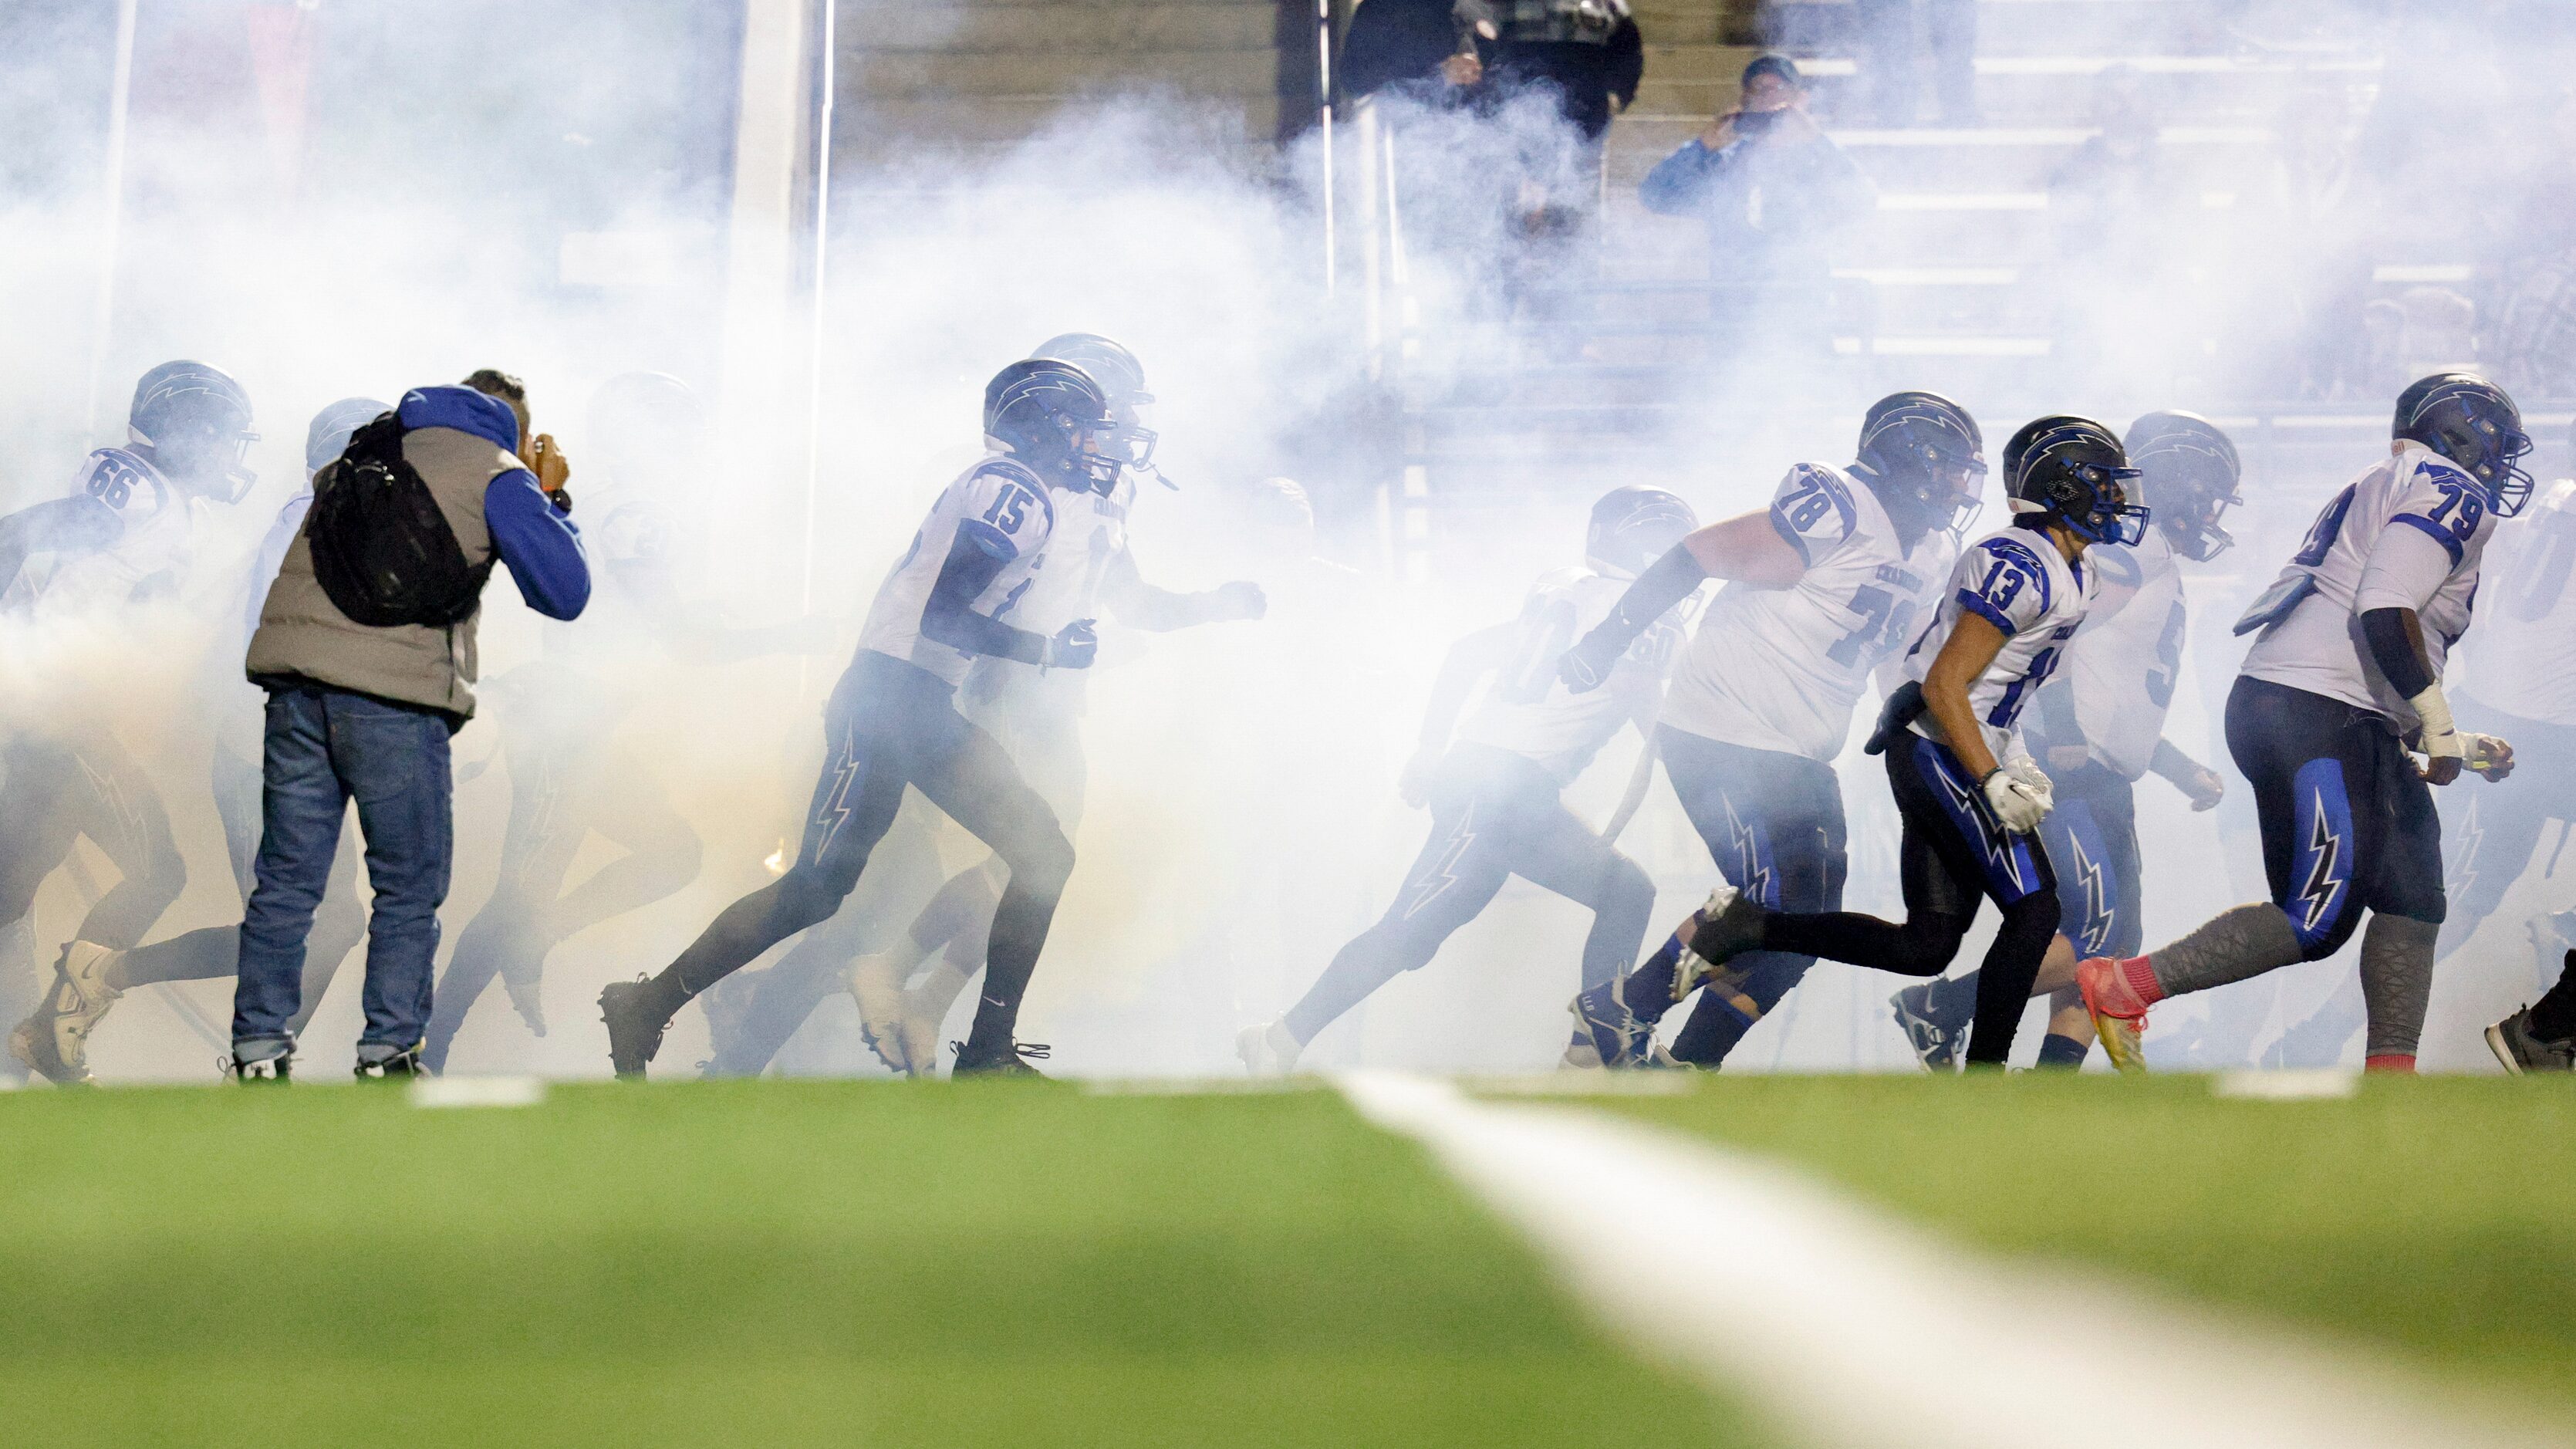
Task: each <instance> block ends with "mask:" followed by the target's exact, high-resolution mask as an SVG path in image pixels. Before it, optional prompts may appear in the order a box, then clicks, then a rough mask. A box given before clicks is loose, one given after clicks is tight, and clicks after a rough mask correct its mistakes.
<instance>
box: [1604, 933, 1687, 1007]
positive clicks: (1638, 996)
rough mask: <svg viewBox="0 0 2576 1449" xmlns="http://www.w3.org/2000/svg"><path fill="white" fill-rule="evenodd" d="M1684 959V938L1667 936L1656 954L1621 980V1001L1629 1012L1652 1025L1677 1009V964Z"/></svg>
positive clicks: (1676, 934)
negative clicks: (1675, 977) (1675, 975)
mask: <svg viewBox="0 0 2576 1449" xmlns="http://www.w3.org/2000/svg"><path fill="white" fill-rule="evenodd" d="M1681 959H1682V938H1681V936H1680V934H1679V933H1675V934H1673V935H1670V936H1666V937H1665V938H1664V944H1662V945H1660V946H1657V947H1656V948H1655V954H1654V955H1652V956H1649V957H1647V958H1646V960H1645V963H1644V964H1643V965H1641V966H1639V967H1638V968H1637V969H1636V970H1634V971H1631V972H1629V973H1628V974H1627V976H1626V977H1624V978H1622V979H1621V981H1620V982H1619V1000H1620V1002H1621V1004H1623V1005H1625V1006H1626V1007H1627V1008H1628V1014H1629V1015H1631V1016H1634V1017H1635V1018H1637V1019H1638V1020H1639V1021H1642V1022H1644V1023H1646V1024H1647V1025H1649V1026H1652V1025H1654V1024H1655V1023H1656V1022H1659V1021H1662V1020H1663V1019H1664V1013H1665V1012H1667V1011H1670V1010H1672V1009H1673V967H1674V966H1675V965H1676V964H1678V963H1679V962H1680V961H1681Z"/></svg>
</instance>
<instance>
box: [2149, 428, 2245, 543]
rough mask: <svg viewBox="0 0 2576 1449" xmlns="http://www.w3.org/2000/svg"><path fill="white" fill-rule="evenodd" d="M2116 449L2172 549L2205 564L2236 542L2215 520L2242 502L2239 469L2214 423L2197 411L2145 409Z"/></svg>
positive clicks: (2228, 442)
mask: <svg viewBox="0 0 2576 1449" xmlns="http://www.w3.org/2000/svg"><path fill="white" fill-rule="evenodd" d="M2121 447H2122V448H2123V449H2124V450H2125V451H2126V452H2127V453H2128V455H2129V462H2130V464H2131V465H2132V466H2134V467H2135V468H2136V469H2137V470H2138V474H2139V477H2138V496H2139V498H2140V499H2141V500H2142V501H2143V502H2145V503H2147V504H2148V506H2150V507H2152V508H2153V509H2155V513H2156V526H2157V527H2158V528H2160V529H2163V530H2164V535H2165V538H2166V539H2167V540H2168V541H2170V542H2171V543H2172V544H2173V547H2174V552H2176V553H2178V554H2181V555H2182V556H2183V557H2184V558H2187V559H2190V560H2192V561H2193V562H2194V563H2206V562H2208V561H2209V560H2211V559H2214V558H2216V557H2218V556H2219V555H2220V554H2222V553H2225V552H2226V551H2227V550H2228V548H2229V547H2230V546H2231V545H2233V544H2234V543H2235V542H2236V539H2235V538H2234V536H2232V535H2231V534H2229V533H2228V531H2227V530H2226V529H2224V528H2222V527H2220V526H2219V520H2220V519H2221V518H2223V517H2225V516H2226V513H2227V510H2228V509H2229V508H2231V507H2233V506H2235V505H2236V504H2239V503H2242V502H2244V501H2245V498H2244V495H2243V494H2242V493H2241V492H2239V491H2238V488H2237V484H2238V481H2239V480H2240V479H2241V478H2242V477H2243V474H2244V468H2243V465H2242V464H2240V463H2239V462H2238V461H2237V457H2236V444H2235V443H2234V442H2233V441H2231V440H2230V439H2229V438H2228V436H2227V434H2226V433H2225V432H2223V431H2221V430H2220V429H2219V426H2218V424H2216V423H2213V422H2211V421H2210V420H2209V419H2207V418H2204V417H2202V416H2201V415H2200V414H2198V413H2186V412H2174V411H2165V412H2154V413H2149V414H2147V415H2146V416H2145V417H2142V418H2140V419H2138V420H2137V421H2136V422H2134V423H2131V424H2129V435H2128V436H2127V437H2126V438H2123V439H2122V440H2121Z"/></svg>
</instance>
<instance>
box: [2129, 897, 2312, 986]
mask: <svg viewBox="0 0 2576 1449" xmlns="http://www.w3.org/2000/svg"><path fill="white" fill-rule="evenodd" d="M2299 956H2300V946H2299V937H2298V933H2297V932H2295V931H2293V930H2291V929H2290V918H2289V917H2288V916H2286V915H2284V914H2282V911H2281V908H2280V907H2279V906H2276V905H2273V904H2272V903H2271V902H2269V901H2257V902H2253V903H2251V904H2248V905H2242V906H2231V907H2229V908H2228V909H2226V910H2224V911H2221V912H2219V913H2218V914H2217V915H2215V916H2212V917H2210V918H2209V919H2208V920H2207V921H2205V922H2203V923H2202V924H2201V926H2200V929H2198V930H2196V931H2193V932H2192V933H2191V934H2189V935H2187V936H2185V937H2183V938H2182V939H2181V940H2179V941H2176V942H2174V943H2173V944H2172V945H2170V946H2167V947H2165V948H2164V949H2163V950H2161V951H2156V952H2152V953H2150V955H2149V956H2148V957H2146V958H2136V957H2132V958H2131V959H2132V960H2137V959H2147V960H2151V961H2153V962H2154V966H2153V968H2152V970H2151V971H2150V972H2149V973H2148V974H2149V977H2150V979H2152V980H2153V981H2154V982H2155V983H2156V990H2157V992H2158V995H2157V996H2153V997H2149V998H2148V1001H2149V1002H2150V1003H2151V1004H2152V1003H2153V1002H2154V1001H2157V1000H2160V999H2162V998H2163V997H2166V996H2181V995H2184V994H2186V993H2189V992H2193V991H2207V990H2208V989H2209V988H2211V987H2213V986H2224V985H2226V984H2227V983H2229V982H2231V981H2242V980H2245V979H2246V978H2247V977H2249V976H2260V975H2262V974H2263V973H2264V972H2266V971H2271V970H2276V969H2278V968H2280V967H2283V966H2288V965H2291V964H2292V963H2294V962H2296V961H2297V960H2298V959H2299ZM2123 964H2124V965H2125V964H2126V963H2123ZM2124 974H2125V973H2124ZM2132 984H2135V983H2134V982H2132Z"/></svg>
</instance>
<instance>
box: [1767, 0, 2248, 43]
mask: <svg viewBox="0 0 2576 1449" xmlns="http://www.w3.org/2000/svg"><path fill="white" fill-rule="evenodd" d="M1854 18H1855V11H1854V8H1853V7H1852V6H1850V5H1849V4H1845V3H1839V0H1826V3H1803V4H1802V3H1798V0H1774V3H1772V4H1771V5H1769V6H1767V7H1766V9H1765V13H1764V22H1763V34H1764V36H1765V38H1766V39H1768V40H1769V42H1770V43H1771V44H1773V45H1776V46H1779V47H1780V48H1782V49H1784V50H1791V51H1797V50H1807V51H1817V50H1835V51H1843V52H1848V51H1849V50H1850V49H1852V46H1853V41H1852V29H1853V22H1854ZM2227 35H2228V31H2227V29H2226V27H2225V25H2224V24H2223V22H2222V19H2221V16H2220V14H2219V9H2218V7H2216V6H2213V5H2210V4H2208V3H2206V0H1985V3H1982V4H1980V5H1978V7H1977V49H1978V50H1979V51H1980V52H1981V53H1984V54H1989V55H1992V54H1999V53H2016V52H2018V53H2025V54H2027V53H2031V52H2042V51H2048V50H2062V49H2066V48H2069V47H2070V46H2078V45H2084V44H2094V45H2099V44H2105V43H2122V44H2125V45H2128V46H2130V47H2133V48H2134V47H2137V46H2142V45H2147V44H2164V45H2177V44H2198V45H2203V46H2209V45H2218V44H2223V43H2225V41H2226V37H2227Z"/></svg>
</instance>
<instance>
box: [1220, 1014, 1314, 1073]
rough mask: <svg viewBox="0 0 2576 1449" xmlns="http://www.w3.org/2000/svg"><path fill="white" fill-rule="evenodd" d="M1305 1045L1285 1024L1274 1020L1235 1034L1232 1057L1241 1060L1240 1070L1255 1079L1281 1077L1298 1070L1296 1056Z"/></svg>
mask: <svg viewBox="0 0 2576 1449" xmlns="http://www.w3.org/2000/svg"><path fill="white" fill-rule="evenodd" d="M1305 1045H1306V1044H1305V1043H1304V1042H1301V1041H1299V1040H1297V1034H1296V1033H1295V1032H1292V1031H1290V1030H1289V1029H1288V1024H1287V1023H1286V1022H1280V1021H1273V1022H1268V1023H1265V1024H1263V1025H1261V1026H1247V1027H1245V1028H1244V1029H1243V1030H1241V1031H1239V1032H1237V1033H1235V1037H1234V1054H1235V1055H1236V1056H1239V1057H1241V1058H1243V1069H1244V1070H1245V1071H1247V1072H1250V1073H1251V1074H1252V1075H1254V1076H1256V1077H1284V1076H1286V1075H1288V1074H1289V1073H1290V1072H1293V1071H1295V1070H1297V1053H1299V1052H1300V1051H1303V1050H1304V1049H1305Z"/></svg>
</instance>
